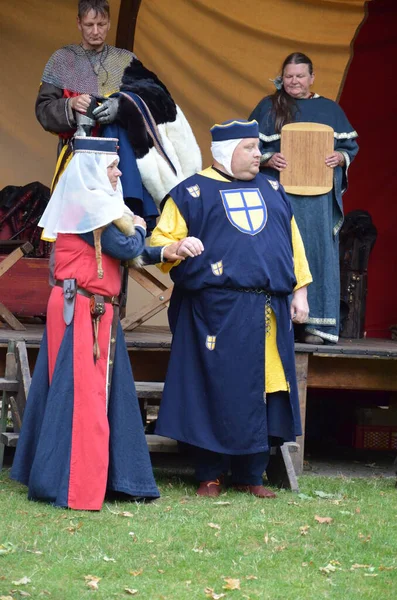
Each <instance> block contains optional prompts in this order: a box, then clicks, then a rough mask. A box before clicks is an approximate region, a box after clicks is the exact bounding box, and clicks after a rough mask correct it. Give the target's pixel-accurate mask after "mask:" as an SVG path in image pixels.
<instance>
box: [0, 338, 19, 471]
mask: <svg viewBox="0 0 397 600" xmlns="http://www.w3.org/2000/svg"><path fill="white" fill-rule="evenodd" d="M5 377H6V378H8V379H13V380H15V379H17V363H16V357H15V342H13V341H9V342H8V348H7V354H6V360H5ZM8 409H9V400H8V392H5V391H4V392H3V395H2V399H1V408H0V435H2V434H5V433H6V430H7V416H8ZM5 445H6V444H5V442H2V441H1V440H0V471H1V469H2V468H3V460H4V447H5Z"/></svg>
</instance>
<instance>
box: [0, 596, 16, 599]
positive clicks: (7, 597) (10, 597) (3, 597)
mask: <svg viewBox="0 0 397 600" xmlns="http://www.w3.org/2000/svg"><path fill="white" fill-rule="evenodd" d="M0 600H14V599H13V597H12V596H0Z"/></svg>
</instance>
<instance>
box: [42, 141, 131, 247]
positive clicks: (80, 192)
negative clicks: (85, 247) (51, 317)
mask: <svg viewBox="0 0 397 600" xmlns="http://www.w3.org/2000/svg"><path fill="white" fill-rule="evenodd" d="M115 160H117V162H118V160H119V159H118V156H117V154H115V153H103V152H92V151H83V152H76V153H75V154H74V156H73V157H72V159H71V161H70V163H69V164H68V166H67V167H66V169H65V171H64V172H63V173H62V175H61V177H60V179H59V182H58V185H57V187H56V188H55V190H54V193H53V194H52V196H51V198H50V201H49V203H48V205H47V208H46V209H45V211H44V213H43V216H42V217H41V219H40V222H39V227H43V233H42V236H41V237H42V239H45V240H48V241H54V240H55V239H56V237H57V235H58V233H86V232H87V231H93V230H94V229H97V228H98V227H102V226H104V225H108V224H109V223H111V222H112V221H114V220H115V219H119V218H120V217H121V216H122V215H123V212H124V208H125V204H124V200H123V192H122V188H121V182H120V179H119V180H118V181H117V188H116V190H114V189H113V187H112V185H111V183H110V181H109V178H108V173H107V168H108V166H109V165H111V164H112V163H113V162H114V161H115Z"/></svg>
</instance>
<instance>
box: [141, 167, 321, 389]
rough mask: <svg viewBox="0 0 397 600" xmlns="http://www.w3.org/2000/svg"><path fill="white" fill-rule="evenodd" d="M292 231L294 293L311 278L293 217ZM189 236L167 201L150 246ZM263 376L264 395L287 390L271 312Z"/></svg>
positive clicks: (164, 265)
mask: <svg viewBox="0 0 397 600" xmlns="http://www.w3.org/2000/svg"><path fill="white" fill-rule="evenodd" d="M200 175H203V176H205V177H211V178H212V179H217V180H219V181H230V180H229V179H226V178H224V177H222V176H221V175H220V174H219V173H217V171H214V170H213V169H211V168H209V169H205V170H204V171H202V172H201V173H200ZM291 230H292V248H293V254H294V271H295V278H296V281H297V284H296V287H295V290H294V291H296V290H298V289H299V288H301V287H304V286H306V285H308V284H309V283H311V281H312V277H311V274H310V270H309V265H308V262H307V259H306V254H305V249H304V247H303V242H302V238H301V234H300V232H299V229H298V226H297V224H296V221H295V217H292V220H291ZM188 235H189V232H188V228H187V225H186V221H185V219H184V218H183V216H182V215H181V213H180V212H179V209H178V207H177V205H176V204H175V202H174V201H173V200H172V198H168V200H167V202H166V203H165V206H164V210H163V212H162V214H161V217H160V220H159V222H158V224H157V226H156V228H155V229H154V231H153V233H152V236H151V238H150V245H151V246H167V245H169V244H171V243H172V242H175V241H179V240H182V239H183V238H185V237H187V236H188ZM204 251H205V250H204ZM193 260H194V259H193ZM178 264H179V262H175V263H162V264H161V265H157V266H158V267H159V269H160V270H161V271H163V273H169V271H170V270H171V269H172V268H173V267H175V266H177V265H178ZM265 373H266V393H272V392H278V391H287V390H288V384H287V380H286V378H285V374H284V369H283V365H282V363H281V359H280V355H279V352H278V348H277V322H276V316H275V314H274V312H273V311H271V314H270V331H269V334H268V335H267V336H266V354H265Z"/></svg>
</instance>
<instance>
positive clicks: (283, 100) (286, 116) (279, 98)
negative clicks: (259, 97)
mask: <svg viewBox="0 0 397 600" xmlns="http://www.w3.org/2000/svg"><path fill="white" fill-rule="evenodd" d="M291 64H292V65H307V67H308V69H309V73H310V75H313V63H312V61H311V60H310V58H309V57H308V56H306V54H302V52H293V53H292V54H289V55H288V56H287V58H286V59H285V61H284V62H283V66H282V67H281V77H282V76H283V74H284V69H285V67H286V66H287V65H291ZM271 99H272V104H273V114H274V125H275V130H276V132H277V133H280V131H281V128H282V127H283V125H286V124H287V123H292V122H293V121H294V119H295V114H296V111H297V105H296V102H295V98H292V97H291V96H290V95H289V94H287V92H286V91H285V90H284V86H281V89H279V90H277V91H276V92H275V93H274V94H273V95H272V96H271Z"/></svg>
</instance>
